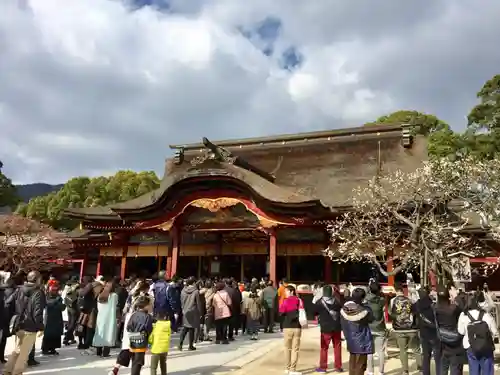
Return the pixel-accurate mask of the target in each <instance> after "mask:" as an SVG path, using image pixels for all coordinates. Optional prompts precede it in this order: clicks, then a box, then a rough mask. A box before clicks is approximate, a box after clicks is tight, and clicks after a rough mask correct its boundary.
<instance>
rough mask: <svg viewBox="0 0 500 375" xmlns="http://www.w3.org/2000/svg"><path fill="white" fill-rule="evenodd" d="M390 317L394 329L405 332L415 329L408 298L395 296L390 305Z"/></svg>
mask: <svg viewBox="0 0 500 375" xmlns="http://www.w3.org/2000/svg"><path fill="white" fill-rule="evenodd" d="M391 317H392V319H393V321H392V326H393V328H394V329H396V330H398V329H400V330H406V329H408V330H409V329H413V328H415V318H414V316H413V311H412V304H411V301H410V299H409V298H408V297H405V296H397V297H395V298H394V302H393V304H392V311H391Z"/></svg>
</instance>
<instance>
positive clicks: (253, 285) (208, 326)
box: [0, 271, 294, 375]
mask: <svg viewBox="0 0 500 375" xmlns="http://www.w3.org/2000/svg"><path fill="white" fill-rule="evenodd" d="M0 293H1V295H0V298H1V300H3V301H4V303H3V304H0V306H1V310H0V319H1V321H2V322H3V326H2V327H0V328H1V332H2V339H1V341H0V361H2V362H3V363H4V364H5V366H4V369H3V371H4V374H5V375H19V374H22V373H23V371H24V370H25V368H26V367H27V366H36V365H38V362H37V361H36V360H35V357H34V354H35V351H34V344H35V341H36V338H37V337H38V336H43V339H42V347H41V349H42V354H43V355H46V356H57V355H58V354H59V353H58V349H59V348H61V346H63V345H65V346H70V345H77V348H78V349H79V350H80V351H81V353H82V355H89V356H99V357H109V356H110V355H111V349H112V348H121V350H120V352H119V354H118V356H117V359H116V364H115V366H114V367H113V369H112V370H110V372H109V374H110V375H116V374H118V372H119V371H120V368H121V367H129V366H130V367H131V371H132V374H133V375H135V374H139V373H140V371H141V368H142V367H143V366H144V362H145V353H146V351H148V350H149V351H150V352H151V354H152V357H151V367H152V370H151V373H152V374H156V372H157V368H158V367H159V368H160V372H161V374H166V360H167V355H166V354H167V353H168V351H169V348H170V337H171V333H172V332H179V333H180V337H179V344H178V348H177V349H178V350H180V351H182V350H184V348H185V346H184V344H185V342H186V341H187V346H186V349H187V350H188V351H194V350H196V343H197V342H199V341H209V342H210V341H214V344H220V345H228V344H230V342H231V341H234V340H235V336H237V335H238V334H239V332H241V333H247V334H248V335H250V339H251V340H257V339H258V333H259V329H260V327H261V325H263V326H264V327H265V328H264V332H265V333H272V332H273V327H274V322H275V320H276V312H277V302H278V294H279V292H278V289H276V288H275V287H274V286H273V283H272V282H270V281H267V280H261V281H260V282H259V281H257V280H256V279H253V280H252V281H251V282H248V283H238V282H236V281H235V280H234V279H231V278H226V279H214V280H196V279H195V278H194V277H190V278H187V279H185V280H181V279H173V280H168V279H167V278H166V275H165V273H164V272H160V273H159V274H158V275H156V277H154V278H153V280H149V281H147V280H145V279H138V278H135V277H132V278H131V279H128V280H119V279H117V278H115V279H109V280H107V279H105V278H103V277H102V276H100V277H98V278H96V279H92V278H90V277H84V278H83V280H81V282H80V281H79V280H78V279H77V278H71V279H69V280H68V281H67V282H65V283H64V284H62V283H60V282H59V281H58V280H56V279H55V278H53V277H51V278H50V279H49V280H48V282H47V283H44V282H43V281H42V275H41V274H40V273H39V272H37V271H33V272H30V273H29V274H27V275H26V276H25V277H24V278H20V277H18V276H16V277H12V278H10V277H4V278H3V280H1V284H0ZM280 293H281V294H282V295H281V297H280V298H281V300H284V299H285V291H284V289H283V288H282V289H281V291H280ZM63 312H66V315H67V321H66V322H65V321H64V319H63ZM285 324H286V323H285ZM281 329H283V327H281ZM11 336H14V337H15V338H16V340H15V342H16V344H15V348H14V350H13V352H12V353H11V354H10V356H9V357H8V360H6V356H5V346H6V341H7V338H8V337H11ZM292 342H294V341H293V338H292V339H291V341H290V344H292Z"/></svg>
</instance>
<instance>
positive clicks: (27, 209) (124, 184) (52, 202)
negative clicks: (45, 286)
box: [16, 171, 160, 229]
mask: <svg viewBox="0 0 500 375" xmlns="http://www.w3.org/2000/svg"><path fill="white" fill-rule="evenodd" d="M159 184H160V181H159V179H158V177H157V176H156V174H155V173H154V172H152V171H150V172H139V173H137V172H133V171H119V172H118V173H116V174H115V175H114V176H111V177H95V178H88V177H75V178H72V179H71V180H69V181H68V182H66V184H65V185H64V186H63V187H62V188H61V189H60V190H59V191H57V192H53V193H50V194H48V195H45V196H41V197H35V198H32V199H31V200H30V201H29V202H28V204H20V205H19V206H18V207H17V210H16V212H17V213H18V214H21V215H23V216H26V217H28V218H31V219H36V220H38V221H40V222H43V223H46V224H50V225H52V226H53V227H55V228H65V229H72V228H73V227H74V226H75V223H73V222H71V221H67V220H64V219H63V217H62V211H63V210H64V209H65V208H81V207H96V206H105V205H109V204H114V203H118V202H124V201H127V200H130V199H133V198H136V197H138V196H140V195H143V194H146V193H148V192H150V191H152V190H154V189H156V188H157V187H158V186H159Z"/></svg>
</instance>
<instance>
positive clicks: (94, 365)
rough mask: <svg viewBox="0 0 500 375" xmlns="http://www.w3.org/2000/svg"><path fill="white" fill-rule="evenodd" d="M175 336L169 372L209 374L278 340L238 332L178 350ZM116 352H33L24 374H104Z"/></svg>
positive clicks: (257, 353)
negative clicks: (225, 341) (226, 339)
mask: <svg viewBox="0 0 500 375" xmlns="http://www.w3.org/2000/svg"><path fill="white" fill-rule="evenodd" d="M178 338H179V336H178V334H177V335H174V337H173V339H172V348H173V350H172V351H171V353H170V355H169V358H168V363H167V367H168V374H169V375H196V374H200V375H201V374H203V375H211V374H217V373H227V372H232V371H233V370H237V369H239V368H241V367H242V366H244V365H245V364H247V363H248V362H251V361H254V360H255V359H257V358H261V357H262V356H263V355H264V353H266V352H268V351H270V350H272V349H273V348H275V347H276V346H278V345H280V344H281V342H282V341H281V335H280V334H269V335H264V334H262V335H261V340H259V341H257V342H256V341H251V340H249V339H248V337H241V336H238V337H237V338H236V341H234V342H233V343H231V344H230V345H215V344H212V343H202V344H199V345H198V350H197V351H195V352H189V351H183V352H179V351H178V350H177V349H176V347H177V343H178ZM12 344H13V342H12V341H11V340H10V339H9V342H8V344H7V345H8V346H7V350H6V353H10V351H11V350H12ZM40 344H41V340H39V341H38V343H37V348H38V349H39V348H40ZM117 353H118V350H115V351H113V352H112V357H110V358H106V359H99V358H98V357H94V356H83V355H81V354H80V351H78V350H77V349H76V348H74V347H69V348H62V349H61V350H60V355H59V356H58V357H44V356H41V355H38V354H37V360H38V361H40V362H41V365H40V366H37V367H34V368H29V369H27V371H26V372H25V373H24V374H25V375H30V374H33V375H34V374H61V375H63V374H64V375H99V374H104V375H107V373H108V371H109V370H110V369H111V368H112V367H113V365H114V363H115V359H116V354H117ZM0 366H1V365H0ZM0 368H1V367H0ZM149 371H150V369H149V359H147V360H146V366H145V368H143V371H142V373H143V374H149ZM0 373H1V372H0ZM120 374H123V375H128V374H130V370H129V369H123V370H121V371H120Z"/></svg>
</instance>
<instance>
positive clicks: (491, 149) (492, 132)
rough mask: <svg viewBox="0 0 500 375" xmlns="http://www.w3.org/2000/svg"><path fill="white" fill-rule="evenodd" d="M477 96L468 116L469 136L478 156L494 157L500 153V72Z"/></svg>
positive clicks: (487, 82)
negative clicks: (476, 100)
mask: <svg viewBox="0 0 500 375" xmlns="http://www.w3.org/2000/svg"><path fill="white" fill-rule="evenodd" d="M477 97H478V99H479V103H478V104H477V105H476V106H475V107H474V108H472V110H471V111H470V113H469V115H468V116H467V120H468V130H469V131H468V138H469V140H470V142H472V143H473V144H474V145H475V146H476V147H475V152H476V154H477V155H478V156H480V157H484V158H488V159H492V158H495V157H498V156H499V153H500V74H497V75H495V76H494V77H493V78H491V79H490V80H488V81H486V83H485V84H484V85H483V87H482V88H481V90H479V92H478V93H477Z"/></svg>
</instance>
